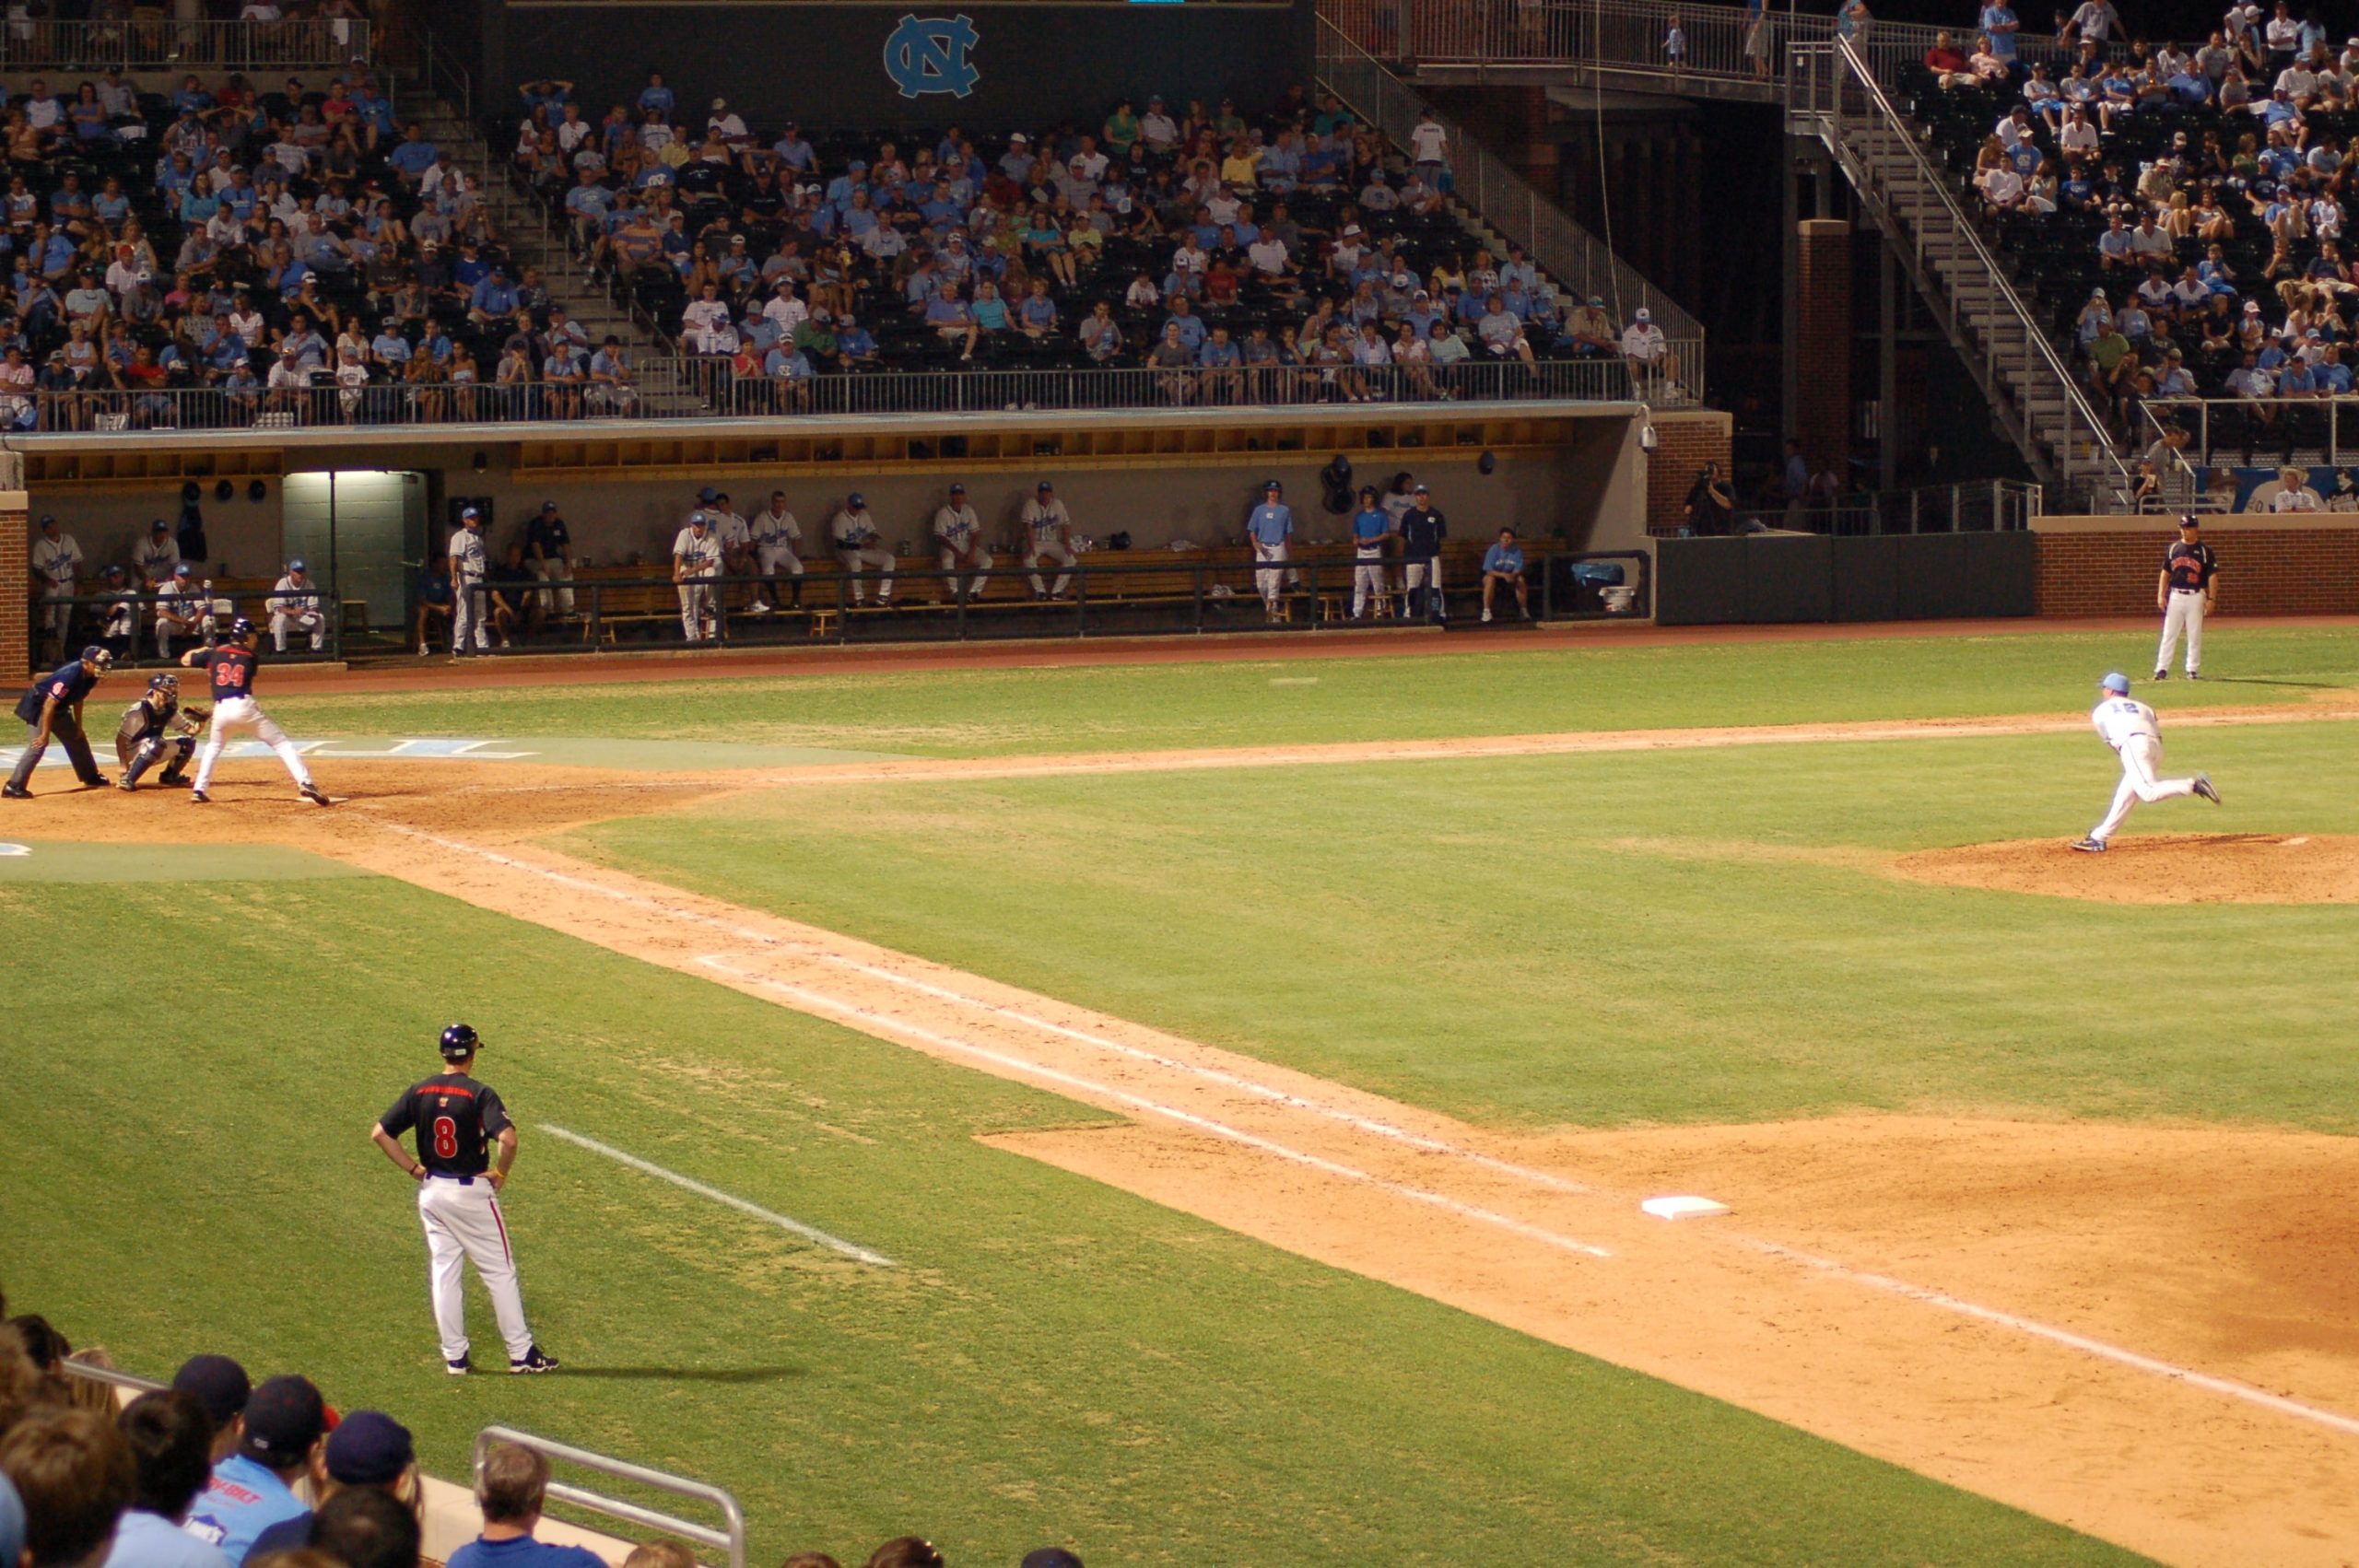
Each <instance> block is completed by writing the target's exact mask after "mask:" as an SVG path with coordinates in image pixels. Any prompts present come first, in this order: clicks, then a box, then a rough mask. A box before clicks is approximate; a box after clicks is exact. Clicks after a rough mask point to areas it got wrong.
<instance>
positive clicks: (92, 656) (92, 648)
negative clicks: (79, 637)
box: [82, 642, 114, 670]
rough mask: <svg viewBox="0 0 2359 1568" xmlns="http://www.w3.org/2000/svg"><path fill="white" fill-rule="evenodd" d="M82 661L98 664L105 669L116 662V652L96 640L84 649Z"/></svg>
mask: <svg viewBox="0 0 2359 1568" xmlns="http://www.w3.org/2000/svg"><path fill="white" fill-rule="evenodd" d="M82 662H83V663H85V664H96V665H97V666H98V667H99V668H100V669H101V670H104V669H106V668H107V667H109V666H110V665H111V664H112V663H113V662H114V654H113V652H112V651H111V649H108V648H106V647H105V646H104V645H103V644H100V643H95V642H94V643H92V644H90V645H89V646H88V648H85V649H82Z"/></svg>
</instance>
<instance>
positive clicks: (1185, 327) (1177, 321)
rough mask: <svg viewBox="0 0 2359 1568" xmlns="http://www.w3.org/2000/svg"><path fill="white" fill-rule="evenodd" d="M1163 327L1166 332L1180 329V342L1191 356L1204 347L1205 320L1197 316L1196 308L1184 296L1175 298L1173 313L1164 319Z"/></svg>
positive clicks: (1172, 302) (1172, 305)
mask: <svg viewBox="0 0 2359 1568" xmlns="http://www.w3.org/2000/svg"><path fill="white" fill-rule="evenodd" d="M1163 327H1164V330H1165V331H1166V332H1168V331H1170V330H1171V329H1172V328H1173V327H1177V328H1179V329H1180V343H1181V344H1182V345H1185V346H1186V348H1187V350H1188V352H1189V353H1191V354H1193V353H1195V351H1196V350H1197V349H1199V348H1202V347H1203V345H1204V337H1205V335H1206V334H1205V332H1204V319H1203V317H1202V316H1199V315H1198V314H1196V310H1195V307H1194V306H1192V305H1191V304H1190V303H1189V302H1188V297H1187V296H1186V295H1184V294H1180V295H1176V296H1174V297H1173V298H1172V301H1171V313H1170V314H1169V315H1168V316H1166V317H1164V318H1163Z"/></svg>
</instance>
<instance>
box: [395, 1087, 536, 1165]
mask: <svg viewBox="0 0 2359 1568" xmlns="http://www.w3.org/2000/svg"><path fill="white" fill-rule="evenodd" d="M378 1119H379V1121H380V1123H381V1125H382V1126H383V1127H384V1129H385V1130H386V1131H387V1132H390V1133H392V1134H393V1136H394V1137H396V1138H399V1137H400V1136H401V1135H402V1134H403V1133H405V1132H407V1131H408V1130H409V1129H412V1128H416V1129H417V1163H418V1164H421V1165H424V1166H425V1167H426V1168H427V1169H428V1170H429V1171H439V1172H440V1173H441V1174H442V1175H444V1176H481V1175H483V1173H484V1172H485V1171H486V1170H487V1169H488V1168H489V1166H490V1164H491V1158H490V1143H491V1141H492V1140H493V1139H495V1138H497V1137H499V1135H500V1134H501V1133H502V1132H505V1131H507V1130H508V1127H509V1120H508V1107H507V1106H504V1105H501V1104H500V1103H499V1091H497V1090H495V1089H494V1088H492V1086H491V1085H490V1084H488V1083H478V1082H475V1080H474V1079H472V1078H470V1077H468V1076H467V1075H466V1074H465V1073H464V1072H441V1073H437V1074H436V1075H435V1076H433V1077H432V1078H429V1079H428V1080H426V1082H423V1083H417V1084H413V1085H411V1086H410V1087H409V1088H407V1089H405V1090H404V1091H402V1097H401V1098H400V1099H398V1100H395V1101H394V1102H393V1109H391V1110H389V1111H387V1112H386V1113H385V1114H384V1115H383V1116H382V1117H379V1118H378Z"/></svg>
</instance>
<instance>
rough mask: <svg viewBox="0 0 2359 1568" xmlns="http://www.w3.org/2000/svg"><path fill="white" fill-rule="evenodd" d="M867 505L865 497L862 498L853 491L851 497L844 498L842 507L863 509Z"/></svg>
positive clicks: (857, 492) (858, 493)
mask: <svg viewBox="0 0 2359 1568" xmlns="http://www.w3.org/2000/svg"><path fill="white" fill-rule="evenodd" d="M867 504H868V500H867V497H864V496H863V495H862V494H861V493H860V492H859V491H857V490H854V491H853V492H852V493H851V495H849V496H846V497H844V505H846V506H848V507H864V506H866V505H867Z"/></svg>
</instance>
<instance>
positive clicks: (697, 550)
mask: <svg viewBox="0 0 2359 1568" xmlns="http://www.w3.org/2000/svg"><path fill="white" fill-rule="evenodd" d="M704 518H705V514H704V513H702V512H698V513H696V514H694V516H693V518H692V519H691V521H689V524H688V526H687V527H686V528H683V529H682V530H680V532H679V533H678V535H677V536H676V537H675V538H674V539H673V541H672V565H673V568H674V572H675V576H676V578H677V579H678V584H679V594H680V630H681V631H682V632H683V633H685V634H686V635H687V639H688V640H689V641H690V642H701V641H703V640H704V639H705V638H710V637H711V636H712V635H713V634H714V631H715V629H716V627H715V612H716V610H717V608H718V605H717V601H716V598H715V593H714V589H713V584H712V581H711V579H714V578H717V577H719V576H720V575H721V539H720V536H719V535H717V534H715V533H714V532H713V531H712V529H711V527H710V525H709V524H708V525H707V526H706V527H703V528H698V527H697V526H696V524H697V523H698V521H703V520H704Z"/></svg>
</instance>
